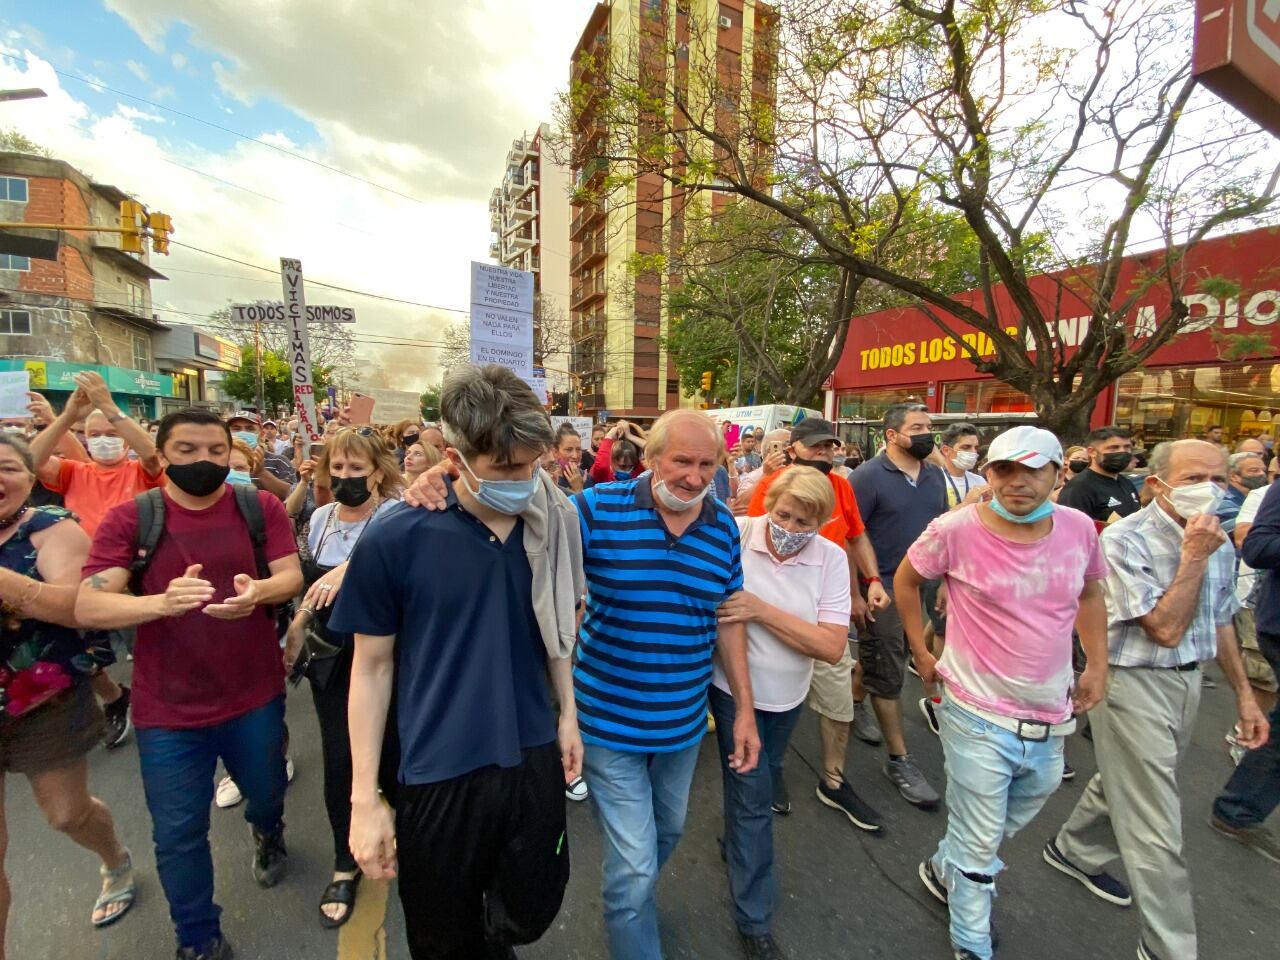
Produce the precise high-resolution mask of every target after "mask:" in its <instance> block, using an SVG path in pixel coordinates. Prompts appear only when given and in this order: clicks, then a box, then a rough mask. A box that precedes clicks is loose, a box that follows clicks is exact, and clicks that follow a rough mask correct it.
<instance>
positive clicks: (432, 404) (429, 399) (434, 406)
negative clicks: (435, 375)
mask: <svg viewBox="0 0 1280 960" xmlns="http://www.w3.org/2000/svg"><path fill="white" fill-rule="evenodd" d="M418 406H419V407H421V408H422V419H423V420H426V421H427V422H428V423H434V422H435V421H437V420H439V419H440V384H438V383H437V384H436V385H435V386H434V387H427V389H426V390H423V391H422V396H421V397H419V398H418Z"/></svg>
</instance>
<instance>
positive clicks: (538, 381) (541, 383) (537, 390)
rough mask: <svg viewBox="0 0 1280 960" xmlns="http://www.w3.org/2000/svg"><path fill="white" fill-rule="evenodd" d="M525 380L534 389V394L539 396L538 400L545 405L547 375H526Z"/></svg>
mask: <svg viewBox="0 0 1280 960" xmlns="http://www.w3.org/2000/svg"><path fill="white" fill-rule="evenodd" d="M524 382H525V383H527V384H528V385H529V389H530V390H532V391H533V395H534V396H535V397H537V398H538V402H539V403H541V404H542V405H543V406H546V403H547V378H546V377H525V378H524Z"/></svg>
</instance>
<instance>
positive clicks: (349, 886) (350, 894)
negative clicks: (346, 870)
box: [319, 871, 361, 930]
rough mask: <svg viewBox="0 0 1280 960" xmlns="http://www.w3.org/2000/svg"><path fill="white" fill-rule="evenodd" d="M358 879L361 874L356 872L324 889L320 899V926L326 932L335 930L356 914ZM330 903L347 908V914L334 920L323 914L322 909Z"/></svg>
mask: <svg viewBox="0 0 1280 960" xmlns="http://www.w3.org/2000/svg"><path fill="white" fill-rule="evenodd" d="M360 877H361V873H360V872H359V871H357V872H356V875H355V876H354V877H351V878H350V879H348V880H335V881H333V883H331V884H329V885H328V886H327V887H325V888H324V895H323V896H321V897H320V908H319V909H320V926H322V927H324V928H325V929H326V930H336V929H337V928H338V927H340V926H342V925H343V924H344V923H346V922H347V921H348V920H350V919H351V915H352V914H353V913H355V912H356V888H357V887H359V886H360ZM331 903H337V904H341V905H342V906H344V907H346V908H347V912H346V913H344V914H343V915H342V916H340V917H338V918H337V919H336V920H335V919H334V918H333V917H331V916H329V915H328V914H327V913H325V912H324V908H325V907H327V906H328V905H329V904H331Z"/></svg>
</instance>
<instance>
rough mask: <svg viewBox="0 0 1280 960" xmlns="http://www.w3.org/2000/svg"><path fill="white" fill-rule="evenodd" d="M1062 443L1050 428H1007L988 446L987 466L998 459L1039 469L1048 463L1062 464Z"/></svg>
mask: <svg viewBox="0 0 1280 960" xmlns="http://www.w3.org/2000/svg"><path fill="white" fill-rule="evenodd" d="M1062 459H1063V458H1062V444H1061V443H1059V442H1058V438H1057V437H1055V436H1054V435H1053V434H1052V433H1050V432H1049V431H1048V430H1041V429H1040V428H1039V427H1032V426H1021V427H1013V428H1012V429H1010V430H1006V431H1005V432H1004V433H1002V434H1000V436H998V437H996V438H995V439H994V440H992V441H991V446H990V447H988V448H987V466H990V465H991V464H993V463H995V462H996V461H998V460H1008V461H1010V462H1011V463H1020V464H1022V465H1023V466H1026V467H1030V468H1031V469H1032V470H1038V469H1039V468H1040V467H1043V466H1044V465H1045V464H1046V463H1056V464H1057V465H1058V466H1062Z"/></svg>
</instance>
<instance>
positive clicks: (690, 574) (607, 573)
mask: <svg viewBox="0 0 1280 960" xmlns="http://www.w3.org/2000/svg"><path fill="white" fill-rule="evenodd" d="M651 480H652V474H649V473H644V474H641V475H640V476H639V477H637V478H636V479H635V480H624V481H621V482H619V483H601V484H597V485H596V486H594V487H592V488H591V489H590V490H584V491H583V492H582V493H579V494H578V495H577V496H575V497H574V498H573V501H574V504H575V505H576V506H577V508H578V516H579V519H580V521H581V525H582V554H583V563H582V566H583V572H584V573H585V574H586V579H587V609H586V614H585V616H584V617H583V619H582V629H581V633H580V638H579V644H578V664H577V666H576V667H575V668H574V671H573V686H574V694H575V696H574V699H575V700H576V701H577V704H578V727H579V729H580V730H581V731H582V739H583V740H585V741H586V742H588V743H598V744H601V745H603V746H606V747H610V748H612V749H614V750H622V751H628V752H633V753H666V752H671V751H675V750H682V749H684V748H685V747H689V746H692V745H694V744H696V743H698V742H699V741H701V739H702V736H703V734H704V733H705V731H706V723H707V719H706V718H707V686H708V685H709V684H710V683H711V655H712V653H713V651H714V650H715V642H716V608H717V607H718V606H720V604H721V603H723V602H724V601H725V600H726V599H728V597H729V596H730V595H731V594H734V593H737V592H738V591H739V590H741V589H742V558H741V553H740V551H739V546H738V537H739V534H738V525H737V523H736V522H735V521H734V519H733V514H732V513H730V512H729V509H728V507H726V506H725V505H724V504H723V503H721V502H720V501H719V500H717V499H716V498H715V497H713V496H712V495H710V494H708V495H707V497H706V498H705V499H704V500H703V501H702V506H701V508H700V509H699V513H698V518H697V519H696V520H695V521H694V522H693V524H692V525H690V527H689V529H687V530H686V531H685V532H684V533H683V534H681V535H680V536H679V537H673V536H672V535H671V534H670V532H668V530H667V527H666V524H665V523H663V521H662V516H661V515H660V514H659V513H658V510H657V507H656V506H655V505H654V502H653V489H652V487H651V486H650V482H651Z"/></svg>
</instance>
